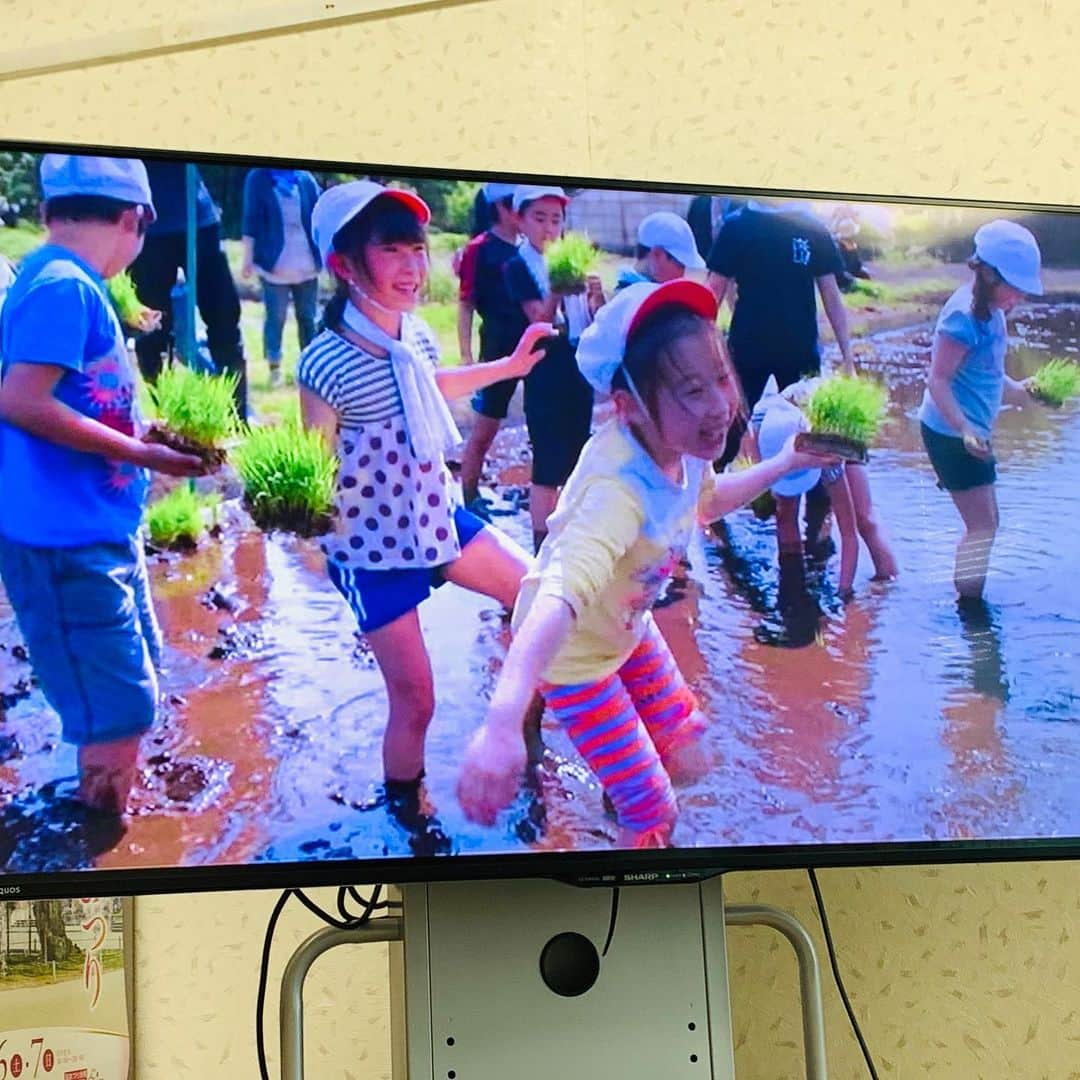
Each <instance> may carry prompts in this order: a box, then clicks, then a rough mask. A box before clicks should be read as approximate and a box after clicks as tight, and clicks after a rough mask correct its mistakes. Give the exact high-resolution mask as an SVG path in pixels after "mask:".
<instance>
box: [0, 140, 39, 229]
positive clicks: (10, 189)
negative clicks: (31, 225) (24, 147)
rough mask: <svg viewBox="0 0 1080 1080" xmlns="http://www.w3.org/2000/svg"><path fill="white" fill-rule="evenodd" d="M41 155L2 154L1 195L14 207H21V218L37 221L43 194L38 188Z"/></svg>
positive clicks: (0, 166) (0, 158)
mask: <svg viewBox="0 0 1080 1080" xmlns="http://www.w3.org/2000/svg"><path fill="white" fill-rule="evenodd" d="M40 157H41V155H40V154H21V153H14V152H4V153H0V195H2V196H3V197H4V198H5V199H6V200H7V201H8V203H9V204H10V205H11V206H12V207H15V206H18V207H19V216H20V217H21V218H23V219H24V220H28V221H35V220H37V216H38V213H37V212H38V206H39V205H40V202H41V192H40V189H39V187H38V161H39V159H40Z"/></svg>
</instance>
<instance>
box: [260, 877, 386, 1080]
mask: <svg viewBox="0 0 1080 1080" xmlns="http://www.w3.org/2000/svg"><path fill="white" fill-rule="evenodd" d="M382 888H383V887H382V886H381V885H376V886H375V888H374V889H373V890H372V893H371V895H370V896H368V897H365V896H362V895H361V894H360V893H359V892H358V891H357V890H356V888H354V887H353V886H352V885H345V886H342V887H341V888H340V889H338V894H337V910H338V917H335V916H333V915H331V914H330V912H328V911H324V910H323V909H322V908H321V907H319V905H318V904H316V903H315V901H314V900H312V899H311V897H310V896H308V895H307V894H306V893H305V892H303V890H301V889H286V890H285V892H283V893H282V894H281V895H280V896H279V897H278V899H277V903H276V904H274V909H273V911H271V912H270V918H269V920H267V923H266V933H265V935H264V936H263V946H262V959H261V960H260V962H259V991H258V994H257V996H256V1002H255V1052H256V1054H257V1055H258V1059H259V1077H260V1080H270V1070H269V1067H268V1065H267V1063H266V1032H265V1026H264V1020H263V1013H264V1012H265V1011H266V984H267V982H268V981H269V978H270V949H271V947H272V946H273V943H274V931H275V930H276V929H277V924H278V920H279V919H280V918H281V913H282V912H283V911H284V910H285V905H286V904H287V903H288V902H289V899H290V898H291V897H296V899H297V900H299V901H300V903H301V904H303V905H304V907H306V908H307V909H308V911H310V912H311V913H312V914H313V915H316V916H317V917H318V918H319V919H321V920H322V921H323V922H324V923H326V925H327V926H332V927H334V928H335V929H336V930H355V929H356V928H357V927H359V926H363V925H364V923H366V922H368V921H369V920H370V919H371V917H372V915H374V914H375V912H377V911H389V910H397V909H400V907H401V904H400V903H398V902H397V901H396V900H382V901H380V899H379V897H380V896H381V895H382ZM350 900H351V901H352V902H353V903H355V904H357V905H359V907H360V908H361V911H360V913H359V914H354V913H352V912H351V911H350V910H349V901H350Z"/></svg>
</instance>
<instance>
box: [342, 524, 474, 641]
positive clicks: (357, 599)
mask: <svg viewBox="0 0 1080 1080" xmlns="http://www.w3.org/2000/svg"><path fill="white" fill-rule="evenodd" d="M484 524H485V523H484V522H483V521H482V520H481V519H480V518H478V517H477V516H476V515H475V514H473V513H470V512H469V511H468V510H465V509H463V508H462V507H460V506H459V507H458V508H457V509H456V510H455V511H454V527H455V528H456V529H457V534H458V542H459V543H460V544H461V547H462V549H464V548H465V547H466V546H467V545H468V544H469V543H470V542H471V541H472V540H473V539H474V538H475V537H476V535H477V533H479V532H480V531H481V530H482V529H483V528H484ZM442 570H443V568H442V567H441V566H425V567H420V568H418V569H416V570H360V569H357V570H352V569H350V568H349V567H346V566H342V565H341V564H340V563H337V562H334V561H333V560H332V559H331V560H328V561H327V563H326V572H327V573H328V574H329V575H330V580H331V581H332V582H333V583H334V587H335V588H336V589H337V590H338V592H339V593H341V595H342V596H344V597H345V599H346V601H347V602H348V604H349V607H350V608H351V609H352V613H353V614H354V615H355V616H356V621H357V623H358V624H359V626H360V629H361V631H363V632H364V633H367V632H368V631H369V630H379V629H381V628H382V627H384V626H388V625H389V624H390V623H392V622H393V621H394V620H395V619H399V618H401V616H402V615H404V614H406V613H407V612H409V611H412V610H413V608H417V607H419V606H420V605H421V604H422V603H423V602H424V601H425V600H426V599H427V598H428V597H429V596H430V595H431V593H432V591H433V590H435V589H438V588H439V587H440V586H442V585H445V584H446V578H445V577H443V573H442Z"/></svg>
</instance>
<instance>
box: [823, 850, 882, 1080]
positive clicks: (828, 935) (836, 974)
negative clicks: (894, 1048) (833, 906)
mask: <svg viewBox="0 0 1080 1080" xmlns="http://www.w3.org/2000/svg"><path fill="white" fill-rule="evenodd" d="M806 873H807V874H808V876H809V878H810V888H811V889H813V890H814V900H815V902H816V903H817V910H818V918H819V919H821V929H822V930H823V931H824V932H825V948H826V950H827V951H828V953H829V965H830V966H831V967H832V973H833V978H834V979H835V980H836V988H837V990H839V991H840V1000H841V1001H843V1003H844V1008H845V1009H846V1010H847V1014H848V1020H850V1021H851V1028H852V1030H853V1031H854V1032H855V1038H856V1039H858V1041H859V1049H860V1050H862V1055H863V1058H864V1060H865V1061H866V1068H867V1070H868V1071H869V1073H870V1076H871V1078H872V1080H878V1074H877V1069H875V1068H874V1059H873V1058H872V1057H871V1056H870V1048H869V1047H868V1046H867V1045H866V1040H865V1039H864V1038H863V1033H862V1029H861V1028H860V1027H859V1021H858V1020H856V1019H855V1010H854V1009H853V1008H852V1007H851V1002H850V1000H848V995H847V990H846V989H845V988H844V980H843V979H842V978H841V976H840V967H839V965H838V964H837V962H836V950H835V949H834V948H833V939H832V932H831V931H830V930H829V919H828V916H827V915H826V914H825V901H824V900H822V898H821V889H819V888H818V880H817V874H816V873H815V872H814V869H813V867H810V868H808V869H807V871H806Z"/></svg>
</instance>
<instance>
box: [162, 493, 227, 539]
mask: <svg viewBox="0 0 1080 1080" xmlns="http://www.w3.org/2000/svg"><path fill="white" fill-rule="evenodd" d="M220 501H221V497H220V496H219V495H218V494H217V493H216V492H211V493H210V494H207V495H199V494H198V493H197V492H195V491H194V490H193V489H192V487H191V485H190V484H187V483H183V484H178V485H177V486H176V487H174V488H173V489H172V491H170V492H169V493H168V494H167V495H163V496H162V497H161V498H160V499H158V500H157V501H156V502H152V503H151V504H150V505H149V506H148V507H147V508H146V527H147V529H148V530H149V532H150V540H151V543H153V544H154V546H155V547H159V548H172V549H173V550H175V551H192V550H194V549H195V547H196V546H197V545H198V542H199V540H200V539H201V538H202V536H203V534H204V533H205V532H206V530H207V529H208V528H209V527H210V526H211V525H213V524H215V522H216V519H217V508H218V505H219V503H220Z"/></svg>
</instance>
